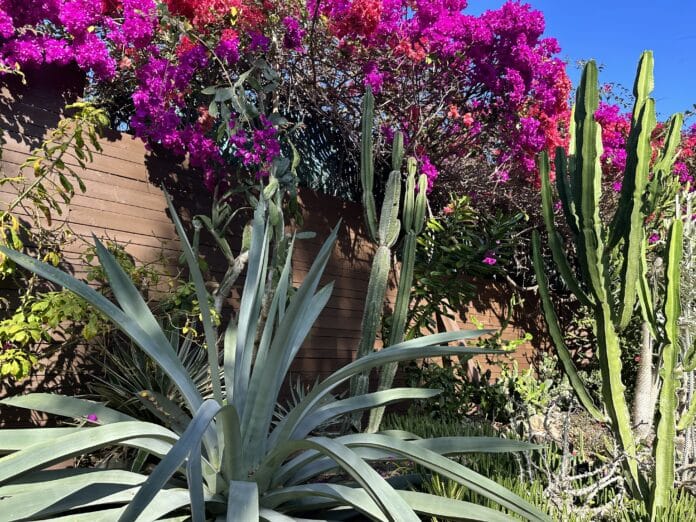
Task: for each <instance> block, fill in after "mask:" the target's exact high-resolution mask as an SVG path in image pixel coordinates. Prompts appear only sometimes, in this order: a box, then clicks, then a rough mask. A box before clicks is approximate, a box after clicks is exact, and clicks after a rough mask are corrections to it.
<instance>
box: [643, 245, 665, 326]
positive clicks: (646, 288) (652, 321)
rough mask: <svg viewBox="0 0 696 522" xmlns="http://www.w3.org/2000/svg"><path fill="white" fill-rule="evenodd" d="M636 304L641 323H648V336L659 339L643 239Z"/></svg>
mask: <svg viewBox="0 0 696 522" xmlns="http://www.w3.org/2000/svg"><path fill="white" fill-rule="evenodd" d="M638 302H639V303H640V310H641V313H642V314H643V321H645V322H646V323H648V328H649V329H650V335H652V337H653V339H659V338H660V336H659V335H658V330H657V317H656V316H655V307H654V306H653V296H652V290H650V284H649V283H648V258H647V254H646V239H645V238H644V239H643V244H642V246H641V252H640V264H639V265H638Z"/></svg>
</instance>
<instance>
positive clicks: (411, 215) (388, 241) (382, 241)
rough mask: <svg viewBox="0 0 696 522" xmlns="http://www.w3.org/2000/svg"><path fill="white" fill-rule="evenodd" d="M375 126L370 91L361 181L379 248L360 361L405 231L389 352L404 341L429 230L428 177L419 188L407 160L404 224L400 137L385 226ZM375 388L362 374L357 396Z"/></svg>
mask: <svg viewBox="0 0 696 522" xmlns="http://www.w3.org/2000/svg"><path fill="white" fill-rule="evenodd" d="M373 121H374V97H373V95H372V92H371V91H370V90H369V89H368V90H367V92H366V93H365V96H364V98H363V105H362V123H361V132H362V135H361V151H360V152H361V154H360V181H361V184H362V191H363V196H362V200H363V209H364V212H365V222H366V225H367V230H368V234H369V235H370V238H371V239H372V241H374V242H375V243H376V245H377V251H376V252H375V257H374V259H373V261H372V270H371V271H370V280H369V283H368V289H367V299H366V304H365V309H364V311H363V317H362V336H361V338H360V344H359V345H358V351H357V357H358V358H360V357H364V356H365V355H367V354H369V353H371V352H372V351H373V350H374V345H375V340H376V338H377V332H378V330H379V329H380V326H381V324H382V310H383V306H384V298H385V294H386V288H387V280H388V277H389V273H390V271H391V268H392V265H391V258H392V248H393V247H394V245H395V244H396V241H397V239H398V238H399V234H400V232H401V229H402V228H403V229H404V231H405V232H406V234H405V237H404V240H403V259H402V265H401V272H400V277H399V283H398V291H397V297H396V305H395V308H394V317H393V321H392V325H391V331H390V336H389V340H388V342H386V343H385V344H384V346H385V347H387V346H391V345H393V344H397V343H399V342H401V341H402V340H403V337H404V331H405V329H406V321H407V317H408V306H409V303H410V297H411V287H412V284H413V265H414V262H415V255H416V238H417V236H418V234H420V232H421V231H422V229H423V224H424V222H425V211H426V207H427V200H426V190H427V177H426V176H425V175H424V174H422V175H421V176H420V177H419V179H418V186H417V187H416V170H417V163H416V159H415V158H408V160H407V179H406V192H405V194H404V201H403V227H402V223H401V221H399V208H400V203H401V166H402V163H403V158H404V140H403V135H402V134H401V133H400V132H397V133H396V135H395V136H394V141H393V145H392V165H391V166H392V170H391V172H390V174H389V179H388V181H387V186H386V190H385V195H384V202H383V203H382V209H381V214H380V218H379V221H377V208H376V204H375V197H374V159H373V150H372V149H373V140H372V126H373ZM396 368H397V367H396V365H395V364H390V365H387V366H385V367H384V368H383V369H382V370H381V373H380V382H379V389H380V390H385V389H388V388H390V387H391V385H392V383H393V382H394V375H395V374H396ZM368 387H369V375H368V374H362V375H360V376H358V377H357V378H356V379H354V380H353V381H352V382H351V390H350V394H351V396H355V395H357V394H364V393H366V392H367V390H368ZM383 415H384V408H380V409H377V410H373V411H372V412H371V414H370V424H369V428H368V430H369V431H377V429H378V428H379V424H380V423H381V420H382V417H383ZM352 423H353V425H354V426H355V427H358V428H359V427H360V419H359V415H356V416H354V417H353V419H352Z"/></svg>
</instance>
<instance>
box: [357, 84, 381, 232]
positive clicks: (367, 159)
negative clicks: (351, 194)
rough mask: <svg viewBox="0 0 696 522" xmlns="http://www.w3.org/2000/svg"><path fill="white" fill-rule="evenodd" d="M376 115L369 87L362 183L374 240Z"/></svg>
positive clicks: (365, 101) (364, 111)
mask: <svg viewBox="0 0 696 522" xmlns="http://www.w3.org/2000/svg"><path fill="white" fill-rule="evenodd" d="M374 117H375V98H374V96H373V95H372V90H371V89H370V88H369V87H368V88H367V91H366V92H365V96H364V97H363V102H362V121H361V130H360V183H361V185H362V200H363V209H364V212H365V223H366V224H367V231H368V233H369V234H370V238H371V239H372V240H373V241H375V242H376V241H377V210H376V205H375V196H374V193H373V188H374V177H375V164H374V159H373V158H372V148H373V145H374V144H373V139H372V125H373V120H374Z"/></svg>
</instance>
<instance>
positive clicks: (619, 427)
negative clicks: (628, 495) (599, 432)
mask: <svg viewBox="0 0 696 522" xmlns="http://www.w3.org/2000/svg"><path fill="white" fill-rule="evenodd" d="M597 312H598V313H595V324H596V336H597V342H598V345H599V346H598V350H597V355H598V359H599V364H600V371H601V374H602V398H603V402H604V404H605V406H606V408H607V412H608V413H609V418H610V419H611V424H612V427H613V431H614V433H615V434H616V436H617V439H618V442H619V447H620V448H621V450H623V451H624V452H625V453H626V455H627V459H626V464H625V465H624V468H625V470H626V473H627V474H628V479H629V486H630V488H631V490H632V493H633V495H634V496H636V497H639V498H640V497H644V496H645V493H646V492H645V491H644V490H643V488H642V485H643V481H642V480H641V476H640V473H639V472H638V462H637V460H636V444H635V438H634V436H633V426H632V423H631V418H630V414H629V410H628V404H627V403H626V396H625V390H626V388H625V386H624V384H623V382H622V381H621V369H622V364H621V348H620V345H619V336H618V335H617V333H616V329H615V328H614V325H613V323H612V318H611V310H610V308H609V306H608V305H607V304H606V302H604V303H602V305H601V306H600V310H598V311H597Z"/></svg>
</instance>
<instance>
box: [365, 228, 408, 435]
mask: <svg viewBox="0 0 696 522" xmlns="http://www.w3.org/2000/svg"><path fill="white" fill-rule="evenodd" d="M415 252H416V234H414V233H413V232H408V233H407V234H406V237H405V238H404V257H403V262H402V264H401V273H400V274H399V286H398V291H397V295H396V303H395V304H394V316H393V320H392V325H391V330H390V332H389V343H388V344H387V345H385V348H386V349H388V348H389V346H392V345H394V344H398V343H400V342H401V341H403V340H404V330H405V328H406V320H407V316H408V305H409V303H410V300H411V286H412V285H413V265H414V258H415ZM397 369H398V364H397V363H389V364H386V365H385V366H383V367H382V369H381V370H380V374H379V384H378V386H377V391H383V390H388V389H390V388H391V386H392V384H393V383H394V377H395V376H396V371H397ZM383 417H384V407H383V406H382V407H380V408H375V409H373V410H371V411H370V420H369V422H368V425H367V432H368V433H375V432H377V431H379V426H380V424H381V423H382V418H383Z"/></svg>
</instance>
